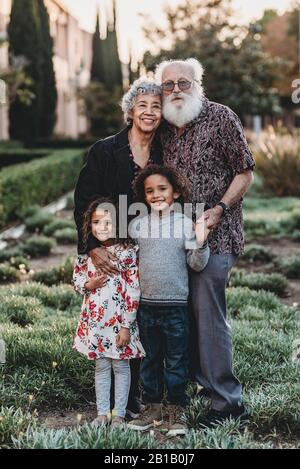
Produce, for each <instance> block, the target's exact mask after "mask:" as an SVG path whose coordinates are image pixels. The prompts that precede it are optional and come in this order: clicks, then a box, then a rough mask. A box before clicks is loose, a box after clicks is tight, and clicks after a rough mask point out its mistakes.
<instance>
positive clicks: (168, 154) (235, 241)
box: [162, 97, 255, 254]
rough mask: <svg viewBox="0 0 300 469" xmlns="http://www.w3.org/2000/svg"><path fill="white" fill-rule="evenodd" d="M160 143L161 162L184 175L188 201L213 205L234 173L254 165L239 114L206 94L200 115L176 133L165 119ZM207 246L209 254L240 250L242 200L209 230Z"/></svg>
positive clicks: (242, 239)
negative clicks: (187, 181) (214, 227)
mask: <svg viewBox="0 0 300 469" xmlns="http://www.w3.org/2000/svg"><path fill="white" fill-rule="evenodd" d="M162 143H163V151H164V162H165V163H166V164H170V165H173V166H175V167H176V168H177V169H178V170H179V171H181V172H182V173H183V174H184V175H185V176H186V177H187V178H188V179H189V181H190V184H191V189H192V200H191V201H192V202H193V203H205V204H207V205H208V206H210V207H214V206H215V205H216V204H217V203H218V202H220V200H221V199H222V197H223V196H224V194H225V192H226V191H227V189H228V187H229V186H230V184H231V182H232V180H233V179H234V177H235V176H236V175H237V174H240V173H242V172H244V171H246V170H248V169H253V168H254V166H255V161H254V159H253V156H252V154H251V151H250V149H249V146H248V144H247V141H246V138H245V135H244V131H243V127H242V124H241V122H240V119H239V118H238V116H237V115H236V114H235V113H234V112H233V111H232V110H231V109H230V108H228V107H226V106H223V105H221V104H218V103H214V102H212V101H209V100H208V99H207V98H205V97H204V98H203V105H202V109H201V112H200V114H199V116H198V117H197V118H196V119H194V120H193V121H191V122H190V123H189V124H187V126H186V127H185V130H184V133H183V134H182V135H181V136H178V134H177V131H176V128H175V127H174V126H172V125H166V127H165V130H164V132H163V134H162ZM209 246H210V249H211V253H212V254H228V253H235V254H240V253H242V252H243V248H244V233H243V214H242V200H240V201H239V202H238V203H236V204H235V206H233V207H232V208H231V213H230V214H226V215H224V216H223V218H222V219H221V222H220V224H219V226H218V227H217V228H216V229H215V230H213V231H212V232H211V234H210V236H209Z"/></svg>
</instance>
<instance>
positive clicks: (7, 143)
mask: <svg viewBox="0 0 300 469" xmlns="http://www.w3.org/2000/svg"><path fill="white" fill-rule="evenodd" d="M20 148H24V144H23V143H22V142H19V141H18V140H1V142H0V152H2V151H6V150H15V149H20Z"/></svg>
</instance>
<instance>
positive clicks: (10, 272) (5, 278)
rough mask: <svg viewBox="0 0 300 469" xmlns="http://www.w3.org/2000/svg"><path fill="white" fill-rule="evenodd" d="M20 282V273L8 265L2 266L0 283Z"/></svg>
mask: <svg viewBox="0 0 300 469" xmlns="http://www.w3.org/2000/svg"><path fill="white" fill-rule="evenodd" d="M17 280H19V272H18V270H17V269H16V268H15V267H11V266H10V265H8V264H0V283H8V282H15V281H17Z"/></svg>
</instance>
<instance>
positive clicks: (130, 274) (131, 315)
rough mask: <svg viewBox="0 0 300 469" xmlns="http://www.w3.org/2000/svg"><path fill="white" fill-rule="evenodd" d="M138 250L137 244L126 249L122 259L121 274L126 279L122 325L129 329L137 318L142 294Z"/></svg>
mask: <svg viewBox="0 0 300 469" xmlns="http://www.w3.org/2000/svg"><path fill="white" fill-rule="evenodd" d="M137 251H138V247H137V246H134V247H132V248H129V249H126V253H125V256H124V258H123V259H122V270H121V275H122V277H123V279H124V280H125V296H124V308H123V314H122V326H123V327H126V328H127V329H129V328H130V326H131V324H132V323H133V322H134V321H135V320H136V315H137V310H138V307H139V301H140V296H141V290H140V282H139V275H138V258H137Z"/></svg>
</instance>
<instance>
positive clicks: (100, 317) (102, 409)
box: [73, 199, 144, 427]
mask: <svg viewBox="0 0 300 469" xmlns="http://www.w3.org/2000/svg"><path fill="white" fill-rule="evenodd" d="M113 215H115V220H118V219H119V217H118V213H114V206H113V205H112V203H111V202H110V201H109V200H107V199H98V200H95V201H93V202H92V203H91V204H90V205H89V207H88V208H87V210H86V212H85V214H84V223H83V239H84V242H85V243H86V242H87V240H88V238H89V237H90V236H94V237H95V238H97V239H98V240H99V241H100V242H101V244H102V246H104V247H105V249H107V251H108V252H109V253H111V254H112V258H115V259H117V261H116V263H115V265H116V267H117V269H118V271H119V274H118V275H115V276H114V277H108V278H105V277H104V276H103V275H102V274H101V273H99V272H97V270H96V268H95V267H94V265H93V263H92V261H91V258H90V257H88V255H86V254H84V255H79V256H78V257H77V261H76V262H75V266H74V274H73V285H74V288H75V290H76V291H77V292H79V293H80V294H82V295H84V300H83V305H82V311H81V317H80V320H79V324H78V328H77V331H76V336H75V340H74V348H75V349H77V350H78V352H80V353H83V354H84V355H86V356H87V358H88V359H89V360H95V361H96V371H95V389H96V400H97V413H98V417H97V418H96V419H95V420H94V422H93V424H94V426H100V425H103V424H106V423H107V422H108V417H107V414H108V413H109V412H110V410H111V409H110V387H111V368H113V372H114V378H115V412H114V416H113V418H112V426H113V427H120V426H123V425H124V417H125V412H126V405H127V400H128V394H129V388H130V366H129V360H130V359H131V358H141V357H142V356H144V349H143V347H142V345H141V342H140V340H139V333H138V327H137V322H136V313H137V309H138V304H139V299H140V287H139V280H138V267H137V249H138V248H137V246H135V245H134V244H133V243H132V242H130V241H128V240H120V239H119V238H118V233H117V231H118V230H117V229H116V226H117V224H116V223H114V216H113Z"/></svg>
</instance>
